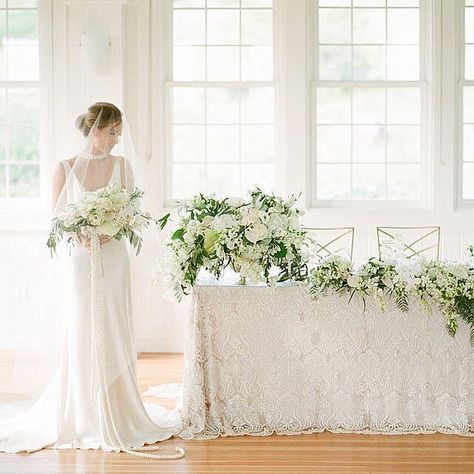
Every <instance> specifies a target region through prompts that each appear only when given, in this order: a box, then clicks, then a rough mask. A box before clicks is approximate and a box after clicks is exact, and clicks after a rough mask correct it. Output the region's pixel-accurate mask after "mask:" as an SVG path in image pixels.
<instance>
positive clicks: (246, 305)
mask: <svg viewBox="0 0 474 474" xmlns="http://www.w3.org/2000/svg"><path fill="white" fill-rule="evenodd" d="M180 411H181V416H182V419H183V424H184V429H183V432H182V434H181V436H182V437H184V438H213V437H217V436H236V435H244V434H247V435H263V436H265V435H270V434H272V433H278V434H298V433H314V432H321V431H324V430H329V431H333V432H355V433H387V434H402V433H432V432H436V431H438V432H443V433H454V434H460V435H474V349H473V348H472V347H471V345H470V343H469V329H468V326H467V325H466V324H465V323H464V322H463V321H461V322H460V325H459V329H458V333H457V334H456V336H455V337H454V338H453V337H451V336H449V334H448V333H447V331H446V328H445V325H444V316H443V315H442V314H441V313H440V312H439V311H438V310H436V309H434V311H433V313H432V314H427V313H426V312H425V311H424V310H423V309H422V308H421V307H419V306H418V304H417V302H416V301H411V302H410V310H409V312H408V313H402V312H400V311H398V310H397V309H396V307H395V304H394V303H393V302H391V301H389V302H388V305H387V309H386V311H381V310H380V307H379V305H378V303H377V302H375V301H371V300H370V299H367V307H366V309H365V311H364V309H363V306H362V302H361V300H358V301H357V300H353V301H351V302H350V303H349V304H348V295H347V294H345V295H343V296H342V297H340V296H339V295H330V296H326V297H324V298H322V299H320V300H318V301H314V300H313V299H312V298H311V296H310V295H309V293H308V289H307V287H306V286H304V285H286V286H276V287H273V288H270V287H265V286H216V285H201V286H197V287H195V288H194V291H193V296H192V309H191V314H190V315H189V318H188V321H187V333H186V344H185V369H184V383H183V399H182V405H181V407H180Z"/></svg>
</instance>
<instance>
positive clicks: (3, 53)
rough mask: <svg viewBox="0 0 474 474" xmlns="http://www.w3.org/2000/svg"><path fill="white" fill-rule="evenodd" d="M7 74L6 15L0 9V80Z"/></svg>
mask: <svg viewBox="0 0 474 474" xmlns="http://www.w3.org/2000/svg"><path fill="white" fill-rule="evenodd" d="M6 76H7V15H6V12H5V11H2V10H0V81H4V80H5V78H6Z"/></svg>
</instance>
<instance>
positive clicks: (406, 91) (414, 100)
mask: <svg viewBox="0 0 474 474" xmlns="http://www.w3.org/2000/svg"><path fill="white" fill-rule="evenodd" d="M420 107H421V104H420V89H418V88H415V87H393V88H389V89H388V90H387V121H388V123H393V124H402V123H406V124H409V123H420Z"/></svg>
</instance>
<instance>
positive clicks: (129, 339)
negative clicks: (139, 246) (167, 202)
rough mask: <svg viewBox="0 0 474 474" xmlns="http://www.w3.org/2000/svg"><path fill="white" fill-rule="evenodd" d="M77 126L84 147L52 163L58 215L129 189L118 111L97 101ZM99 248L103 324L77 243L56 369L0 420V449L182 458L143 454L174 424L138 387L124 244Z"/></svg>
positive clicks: (85, 255) (65, 274)
mask: <svg viewBox="0 0 474 474" xmlns="http://www.w3.org/2000/svg"><path fill="white" fill-rule="evenodd" d="M76 125H77V126H78V128H79V129H80V130H81V132H82V133H83V135H84V136H85V137H86V146H85V147H84V148H83V149H82V151H81V152H80V153H78V154H76V156H75V157H74V158H72V159H70V160H65V161H62V162H60V163H59V164H58V166H57V167H56V170H55V172H54V177H53V200H54V204H55V208H56V214H57V213H59V212H61V210H62V209H64V206H65V205H66V204H68V203H72V202H77V201H78V200H79V199H80V197H81V194H82V192H83V191H94V190H96V189H99V188H102V187H105V186H107V185H112V184H114V185H118V186H120V187H121V188H125V189H129V190H130V189H131V188H133V185H134V173H133V166H132V164H131V163H130V160H126V159H125V158H123V157H122V156H118V155H112V154H111V152H112V149H113V148H114V147H115V145H116V144H117V143H118V140H119V138H120V136H121V134H122V132H123V118H122V114H121V112H120V110H119V109H118V108H117V107H115V106H114V105H112V104H108V103H103V102H101V103H96V104H94V105H92V106H91V107H89V109H88V112H87V114H85V115H83V116H81V117H79V119H78V121H77V124H76ZM101 247H102V252H101V253H102V268H103V272H102V274H103V276H102V295H103V297H102V301H101V302H100V303H101V311H100V319H101V320H100V321H98V322H97V321H95V322H94V321H93V316H92V311H91V305H92V301H91V279H90V273H91V257H90V242H89V241H88V239H86V238H84V237H82V238H81V239H80V245H78V246H75V247H74V248H73V250H72V252H71V254H70V256H67V257H65V258H63V260H64V262H63V263H64V267H63V270H62V272H61V278H62V279H63V282H62V283H63V284H64V285H65V290H64V291H65V292H66V298H65V300H66V301H67V306H66V307H65V314H64V315H62V318H63V319H64V324H65V331H64V339H63V347H62V356H61V365H60V367H59V369H58V371H57V372H56V374H55V376H54V377H53V379H52V380H51V382H50V383H49V385H48V386H47V388H46V390H45V391H44V392H43V394H42V395H41V397H40V398H39V400H38V401H37V402H36V403H35V404H34V405H33V407H32V408H31V409H30V410H28V411H27V412H23V413H21V414H17V415H16V416H14V417H7V418H5V417H4V418H3V419H0V451H4V452H10V453H15V452H20V451H28V452H32V451H36V450H39V449H41V448H45V447H50V448H59V449H61V448H81V449H103V450H107V451H111V450H113V451H125V452H128V453H130V454H133V455H138V456H145V457H152V458H156V459H177V458H180V457H182V456H183V455H184V452H183V451H182V450H181V449H180V448H176V449H172V450H171V452H170V453H167V454H165V452H163V453H162V454H161V453H160V454H151V453H150V452H149V451H151V450H157V449H161V448H157V447H151V446H149V447H145V448H143V446H144V445H145V444H151V443H155V442H157V441H161V440H165V439H167V438H170V437H171V436H173V435H176V434H177V433H179V431H180V423H179V418H178V416H177V414H176V412H168V411H167V410H165V409H161V410H160V409H159V408H158V407H156V408H155V410H153V412H151V411H149V412H147V411H146V409H145V407H144V404H143V402H142V400H141V397H140V394H139V392H138V388H137V384H136V353H137V352H136V348H135V342H134V324H133V321H132V312H131V288H130V261H129V251H128V245H127V243H126V242H125V240H124V239H121V240H116V239H110V238H107V237H101ZM152 418H153V419H152ZM143 451H146V452H143Z"/></svg>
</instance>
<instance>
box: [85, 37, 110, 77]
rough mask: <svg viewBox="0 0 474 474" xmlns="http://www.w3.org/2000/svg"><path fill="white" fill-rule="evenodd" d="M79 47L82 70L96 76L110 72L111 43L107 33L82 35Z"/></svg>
mask: <svg viewBox="0 0 474 474" xmlns="http://www.w3.org/2000/svg"><path fill="white" fill-rule="evenodd" d="M80 47H81V63H82V66H83V67H84V69H86V70H87V71H88V72H89V73H91V74H94V75H97V76H103V75H105V74H107V73H109V72H110V58H111V52H112V41H111V39H110V36H109V34H108V33H103V32H97V33H83V34H82V35H81V42H80Z"/></svg>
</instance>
